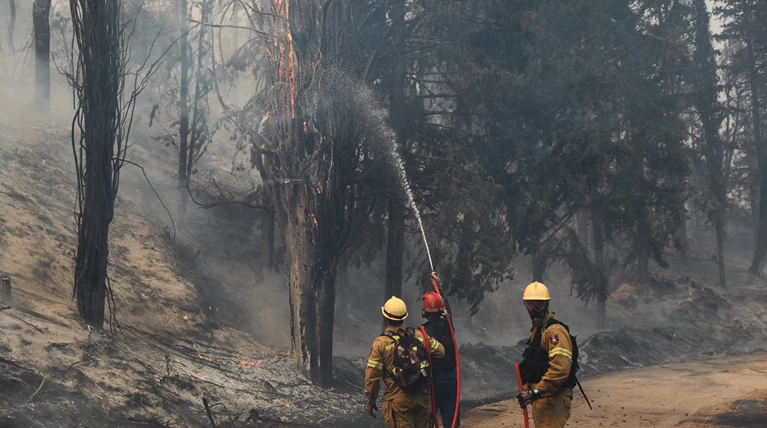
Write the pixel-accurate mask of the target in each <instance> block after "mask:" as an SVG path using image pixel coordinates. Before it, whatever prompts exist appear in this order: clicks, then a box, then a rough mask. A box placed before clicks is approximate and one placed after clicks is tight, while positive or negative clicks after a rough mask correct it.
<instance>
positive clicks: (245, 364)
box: [240, 358, 264, 369]
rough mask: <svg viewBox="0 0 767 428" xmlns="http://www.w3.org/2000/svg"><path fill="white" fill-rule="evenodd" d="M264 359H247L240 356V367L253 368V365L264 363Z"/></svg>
mask: <svg viewBox="0 0 767 428" xmlns="http://www.w3.org/2000/svg"><path fill="white" fill-rule="evenodd" d="M263 362H264V360H256V361H247V360H244V359H242V358H240V367H243V368H246V369H247V368H251V367H258V366H260V365H261V363H263Z"/></svg>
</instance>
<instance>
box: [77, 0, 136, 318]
mask: <svg viewBox="0 0 767 428" xmlns="http://www.w3.org/2000/svg"><path fill="white" fill-rule="evenodd" d="M70 11H71V14H72V17H73V22H74V24H73V30H74V33H75V37H76V40H77V43H78V47H79V49H78V51H79V54H78V55H79V57H78V58H77V60H78V67H79V68H78V70H77V74H78V76H80V78H79V79H80V82H79V84H78V85H77V86H76V89H75V93H76V94H77V98H78V104H79V105H78V107H79V109H78V114H80V115H81V118H80V119H81V123H82V124H83V126H82V129H81V130H80V132H82V136H83V142H82V143H81V144H82V145H81V150H80V152H81V153H83V156H84V157H85V159H82V158H79V159H78V158H77V157H76V159H77V160H78V169H79V170H78V192H77V195H78V201H79V202H80V204H79V209H80V213H79V217H78V220H77V225H78V233H77V239H78V242H77V257H76V261H75V276H74V296H75V298H76V300H77V309H78V312H79V313H80V316H81V317H82V319H83V320H84V321H85V322H86V323H87V324H88V325H89V326H91V327H93V328H94V329H97V330H100V329H102V328H103V326H104V309H105V308H104V305H105V299H106V297H107V292H108V288H107V260H108V258H109V225H110V223H111V222H112V219H113V217H114V202H115V198H116V196H117V180H118V178H119V164H115V163H114V162H115V161H114V157H115V155H117V156H118V157H120V156H121V153H120V152H119V151H118V153H115V147H117V148H118V149H119V150H123V149H122V148H121V145H122V142H121V141H119V140H118V138H119V137H118V129H119V127H120V125H119V123H120V115H119V112H120V108H121V105H120V102H119V100H120V98H119V96H120V88H121V86H122V85H121V82H122V79H124V76H123V75H122V74H121V72H122V66H123V64H122V63H121V61H122V60H123V58H122V57H121V51H122V49H123V45H122V32H121V28H122V27H121V25H120V24H121V20H120V8H119V6H118V5H117V4H116V3H112V2H107V3H106V4H102V8H101V9H98V8H96V9H94V8H93V7H92V4H88V3H86V0H77V1H75V0H72V1H71V2H70ZM78 122H80V120H78ZM73 140H74V137H73ZM75 156H77V154H76V155H75Z"/></svg>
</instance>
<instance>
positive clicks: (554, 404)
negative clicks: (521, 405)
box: [532, 388, 573, 428]
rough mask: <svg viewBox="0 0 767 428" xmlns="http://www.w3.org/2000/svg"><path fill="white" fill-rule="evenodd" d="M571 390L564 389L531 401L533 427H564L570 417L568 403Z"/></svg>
mask: <svg viewBox="0 0 767 428" xmlns="http://www.w3.org/2000/svg"><path fill="white" fill-rule="evenodd" d="M572 401H573V390H572V389H569V388H567V389H564V390H562V391H559V392H558V393H557V394H556V395H554V396H552V397H543V398H539V399H537V400H535V401H533V406H532V407H533V422H535V428H564V426H565V424H566V423H567V420H568V419H570V404H571V402H572Z"/></svg>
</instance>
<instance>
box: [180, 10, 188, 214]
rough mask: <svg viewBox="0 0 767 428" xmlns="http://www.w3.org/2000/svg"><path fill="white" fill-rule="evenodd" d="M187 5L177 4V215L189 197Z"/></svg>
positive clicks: (182, 209) (181, 212)
mask: <svg viewBox="0 0 767 428" xmlns="http://www.w3.org/2000/svg"><path fill="white" fill-rule="evenodd" d="M188 14H189V7H188V4H187V0H181V1H180V4H179V20H180V24H181V25H180V27H181V29H180V30H181V77H180V80H181V81H180V82H179V84H180V86H181V87H180V90H179V99H178V112H179V130H178V133H179V141H178V190H179V192H180V196H181V198H180V199H181V204H180V205H179V217H183V216H184V212H185V211H186V204H187V200H188V198H189V193H188V192H189V188H188V187H189V183H188V178H189V177H187V173H186V171H187V162H188V160H187V156H188V144H189V66H190V62H191V58H190V57H189V19H188Z"/></svg>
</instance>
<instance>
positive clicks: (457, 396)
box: [422, 272, 461, 428]
mask: <svg viewBox="0 0 767 428" xmlns="http://www.w3.org/2000/svg"><path fill="white" fill-rule="evenodd" d="M437 279H438V278H437V273H436V272H432V273H431V283H432V285H434V291H435V292H436V293H437V294H438V295H439V296H440V297H442V293H440V291H439V285H438V284H437ZM443 301H444V299H443ZM443 315H444V316H445V319H446V320H447V325H448V327H450V336H451V337H452V338H453V348H454V349H455V373H456V379H457V384H456V388H455V392H456V393H455V413H454V414H453V425H452V426H451V427H450V428H455V423H456V421H457V420H458V414H459V412H460V410H461V359H460V357H459V356H458V342H457V341H456V340H455V328H454V327H453V320H452V317H451V316H450V314H449V313H447V309H446V310H445V312H444V314H443ZM422 333H424V335H425V333H426V331H425V330H424V331H423V332H422ZM426 343H428V337H427V338H426ZM429 358H430V359H431V354H430V356H429ZM429 387H430V389H431V409H432V414H433V415H434V426H435V427H436V428H439V423H438V422H437V406H436V402H435V400H434V383H433V382H432V383H431V385H430V386H429ZM445 428H447V427H445Z"/></svg>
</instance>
